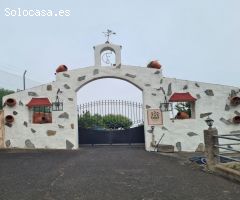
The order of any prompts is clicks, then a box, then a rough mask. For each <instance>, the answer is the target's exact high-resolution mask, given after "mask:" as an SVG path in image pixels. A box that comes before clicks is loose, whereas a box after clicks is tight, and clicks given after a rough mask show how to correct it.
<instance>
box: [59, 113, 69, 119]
mask: <svg viewBox="0 0 240 200" xmlns="http://www.w3.org/2000/svg"><path fill="white" fill-rule="evenodd" d="M58 118H65V119H68V118H69V114H68V113H66V112H64V113H62V114H60V115H59V116H58Z"/></svg>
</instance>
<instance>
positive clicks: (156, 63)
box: [147, 60, 162, 69]
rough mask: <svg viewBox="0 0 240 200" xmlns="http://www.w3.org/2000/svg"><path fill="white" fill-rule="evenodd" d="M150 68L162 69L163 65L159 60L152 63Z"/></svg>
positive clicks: (149, 65)
mask: <svg viewBox="0 0 240 200" xmlns="http://www.w3.org/2000/svg"><path fill="white" fill-rule="evenodd" d="M147 67H148V68H154V69H161V67H162V66H161V65H160V63H159V62H158V61H157V60H154V61H152V62H150V63H149V64H148V66H147Z"/></svg>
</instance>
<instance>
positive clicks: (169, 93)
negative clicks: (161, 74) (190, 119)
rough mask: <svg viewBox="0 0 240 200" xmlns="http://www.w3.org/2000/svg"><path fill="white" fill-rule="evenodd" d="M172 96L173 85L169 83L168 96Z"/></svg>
mask: <svg viewBox="0 0 240 200" xmlns="http://www.w3.org/2000/svg"><path fill="white" fill-rule="evenodd" d="M171 94H172V83H169V84H168V92H167V95H168V96H170V95H171Z"/></svg>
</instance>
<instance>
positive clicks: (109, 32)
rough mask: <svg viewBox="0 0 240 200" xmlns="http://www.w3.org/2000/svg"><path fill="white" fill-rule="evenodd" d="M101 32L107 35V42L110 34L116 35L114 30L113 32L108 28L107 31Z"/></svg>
mask: <svg viewBox="0 0 240 200" xmlns="http://www.w3.org/2000/svg"><path fill="white" fill-rule="evenodd" d="M103 34H104V36H105V37H107V41H106V43H109V37H110V36H111V35H116V33H115V32H113V31H112V30H109V29H107V32H103Z"/></svg>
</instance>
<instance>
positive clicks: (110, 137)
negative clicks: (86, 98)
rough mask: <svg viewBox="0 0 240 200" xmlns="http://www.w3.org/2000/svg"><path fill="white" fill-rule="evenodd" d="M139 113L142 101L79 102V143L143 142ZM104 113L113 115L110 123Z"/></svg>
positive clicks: (141, 114)
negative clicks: (80, 103)
mask: <svg viewBox="0 0 240 200" xmlns="http://www.w3.org/2000/svg"><path fill="white" fill-rule="evenodd" d="M142 116H143V112H142V104H140V103H136V102H129V101H119V100H104V101H95V102H90V103H85V104H82V105H79V106H78V120H79V127H78V132H79V144H80V145H82V144H92V145H94V144H134V143H144V142H145V137H144V126H143V117H142ZM106 117H107V118H109V117H112V120H111V121H110V122H111V123H110V122H107V123H106ZM118 122H119V123H120V124H119V123H118ZM121 122H122V124H121Z"/></svg>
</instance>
